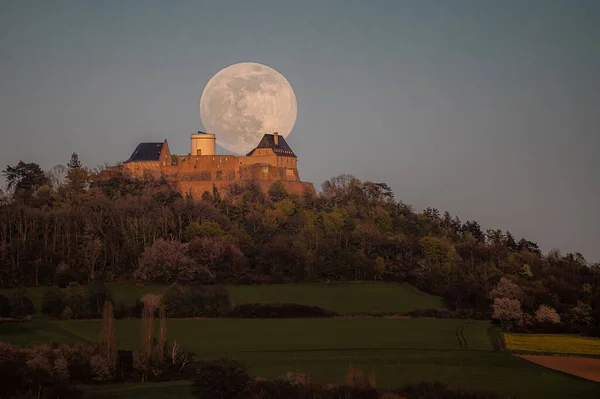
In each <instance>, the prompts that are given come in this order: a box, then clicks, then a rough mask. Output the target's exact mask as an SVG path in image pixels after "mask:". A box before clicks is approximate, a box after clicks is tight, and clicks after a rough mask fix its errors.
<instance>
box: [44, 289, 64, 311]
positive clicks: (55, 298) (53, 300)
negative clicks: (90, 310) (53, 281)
mask: <svg viewBox="0 0 600 399" xmlns="http://www.w3.org/2000/svg"><path fill="white" fill-rule="evenodd" d="M65 306H66V305H65V298H64V294H63V292H62V290H61V289H60V288H59V287H57V286H55V285H53V286H52V287H50V288H48V289H47V290H46V292H44V296H43V297H42V313H43V314H46V315H49V316H52V317H60V315H61V313H62V311H63V310H64V309H65Z"/></svg>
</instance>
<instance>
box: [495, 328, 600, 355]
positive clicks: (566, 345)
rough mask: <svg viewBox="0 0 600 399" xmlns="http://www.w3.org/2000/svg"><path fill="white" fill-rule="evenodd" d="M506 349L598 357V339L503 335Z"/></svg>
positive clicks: (540, 335) (564, 336)
mask: <svg viewBox="0 0 600 399" xmlns="http://www.w3.org/2000/svg"><path fill="white" fill-rule="evenodd" d="M504 342H505V345H506V349H508V350H513V351H524V352H543V353H567V354H573V355H600V339H597V338H585V337H578V336H574V335H559V334H508V333H507V334H504Z"/></svg>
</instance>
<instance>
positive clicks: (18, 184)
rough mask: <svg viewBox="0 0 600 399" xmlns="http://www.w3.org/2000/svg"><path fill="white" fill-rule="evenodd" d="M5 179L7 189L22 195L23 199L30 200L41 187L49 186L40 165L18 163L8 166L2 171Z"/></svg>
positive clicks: (48, 181) (48, 180)
mask: <svg viewBox="0 0 600 399" xmlns="http://www.w3.org/2000/svg"><path fill="white" fill-rule="evenodd" d="M2 175H3V176H4V177H5V178H6V185H7V187H8V188H9V189H10V190H12V189H14V190H15V193H17V194H19V195H22V196H23V198H24V199H26V200H27V199H30V198H31V196H32V195H33V193H34V192H35V191H36V190H37V189H38V188H39V187H41V186H44V185H47V184H50V179H48V177H47V176H46V174H45V173H44V171H43V170H42V168H40V165H38V164H37V163H33V162H31V163H25V162H23V161H19V162H18V163H17V164H16V165H14V166H10V165H8V166H7V167H6V169H4V170H3V171H2Z"/></svg>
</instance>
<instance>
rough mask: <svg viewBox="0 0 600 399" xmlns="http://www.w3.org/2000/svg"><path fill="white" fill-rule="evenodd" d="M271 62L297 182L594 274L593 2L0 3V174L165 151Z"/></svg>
mask: <svg viewBox="0 0 600 399" xmlns="http://www.w3.org/2000/svg"><path fill="white" fill-rule="evenodd" d="M244 61H255V62H260V63H263V64H266V65H269V66H272V67H273V68H275V69H277V70H278V71H279V72H281V73H282V74H283V75H284V76H285V77H286V78H287V79H288V80H289V81H290V83H291V84H292V86H293V87H294V90H295V92H296V96H297V98H298V103H299V104H298V121H297V123H296V126H295V128H294V130H293V131H292V134H291V135H290V137H289V140H288V141H289V143H290V144H291V146H292V148H293V149H294V151H295V152H296V153H297V155H298V156H299V168H300V174H301V177H302V178H303V180H307V181H312V182H314V183H315V184H316V185H318V186H320V184H321V183H322V182H323V181H324V180H325V179H327V178H329V177H331V176H334V175H337V174H340V173H350V174H353V175H355V176H357V177H359V178H361V179H370V180H374V181H384V182H387V183H389V184H390V185H391V186H392V187H393V189H394V191H395V193H396V196H397V198H399V199H402V200H403V201H404V202H406V203H409V204H411V205H413V206H414V207H415V208H416V209H417V210H421V209H423V208H425V207H427V206H432V207H437V208H438V209H440V210H442V211H444V210H448V211H450V212H451V213H452V214H458V215H459V216H460V218H461V219H463V220H467V219H475V220H477V221H479V222H480V223H481V225H482V227H483V228H500V229H503V230H506V229H508V230H510V231H511V232H512V233H513V234H514V235H515V236H517V237H521V236H526V237H527V238H528V239H530V240H533V241H536V242H538V243H539V244H540V246H541V247H542V249H543V250H545V251H546V250H548V249H550V248H553V247H559V248H561V249H562V250H563V251H564V252H566V251H571V252H574V251H579V252H581V253H583V254H584V255H585V256H586V257H588V258H589V259H590V260H593V261H597V260H600V210H599V209H598V203H599V198H600V160H599V159H600V158H599V157H598V152H599V150H600V1H597V0H591V1H572V0H565V1H550V0H539V1H526V0H519V1H506V0H502V1H500V0H498V1H484V0H478V1H457V0H453V1H446V0H439V1H424V0H414V1H401V0H390V1H374V0H369V1H367V0H363V1H350V0H338V1H333V0H330V1H326V0H318V1H308V0H297V1H293V2H292V1H281V0H279V1H258V0H253V1H247V0H242V1H223V0H221V1H216V0H215V1H210V2H201V1H187V2H184V1H168V2H167V1H125V0H119V1H106V0H105V1H94V2H92V1H82V0H79V1H72V2H67V1H37V2H30V1H24V0H15V1H7V0H2V1H0V140H1V141H0V143H1V144H0V166H1V167H2V168H4V167H5V166H6V164H13V163H15V162H17V161H18V160H19V159H23V160H24V161H35V162H38V163H40V164H41V165H42V166H43V167H45V168H50V167H52V166H53V165H55V164H58V163H66V162H67V161H68V158H69V155H70V153H71V152H72V151H76V152H78V153H79V154H80V155H81V157H82V159H83V161H84V162H85V163H86V164H87V165H88V166H92V167H93V166H96V165H99V164H101V163H104V162H109V163H115V162H117V161H121V160H124V159H126V158H128V157H129V155H130V154H131V152H132V151H133V150H134V148H135V146H136V145H137V143H138V142H140V141H150V140H161V139H163V138H168V140H169V143H170V145H171V148H172V151H174V152H179V153H184V152H185V153H187V152H188V151H189V149H188V148H189V134H190V133H191V132H193V131H196V130H199V129H201V125H200V117H199V111H198V103H199V100H200V95H201V93H202V89H203V88H204V85H205V84H206V82H207V81H208V80H209V79H210V77H211V76H212V75H213V74H215V73H216V72H217V71H219V70H220V69H222V68H224V67H226V66H228V65H231V64H234V63H238V62H244Z"/></svg>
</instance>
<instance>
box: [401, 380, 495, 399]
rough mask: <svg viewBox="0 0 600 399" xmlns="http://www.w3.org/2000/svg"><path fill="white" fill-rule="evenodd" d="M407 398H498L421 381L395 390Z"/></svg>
mask: <svg viewBox="0 0 600 399" xmlns="http://www.w3.org/2000/svg"><path fill="white" fill-rule="evenodd" d="M395 393H397V394H398V395H400V396H401V397H402V398H406V399H454V398H462V399H496V398H497V396H496V395H494V394H491V393H487V392H479V391H470V390H467V389H451V388H449V387H448V386H447V385H446V384H442V383H440V382H421V383H419V384H414V385H409V386H407V387H404V388H402V389H398V390H396V391H395Z"/></svg>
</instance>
